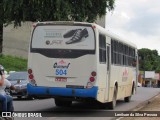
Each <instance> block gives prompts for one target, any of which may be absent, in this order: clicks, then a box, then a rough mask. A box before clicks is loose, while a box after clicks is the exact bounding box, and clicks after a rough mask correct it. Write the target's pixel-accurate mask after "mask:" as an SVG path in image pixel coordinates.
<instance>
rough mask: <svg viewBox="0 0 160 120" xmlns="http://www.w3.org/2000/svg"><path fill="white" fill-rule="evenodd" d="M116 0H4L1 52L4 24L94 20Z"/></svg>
mask: <svg viewBox="0 0 160 120" xmlns="http://www.w3.org/2000/svg"><path fill="white" fill-rule="evenodd" d="M114 1H115V0H3V1H1V3H0V9H1V11H0V12H1V18H3V19H2V21H0V40H1V42H0V53H1V52H2V41H3V39H2V38H3V37H2V33H3V24H5V25H8V24H10V23H11V22H14V25H15V27H16V26H21V22H25V21H32V22H36V21H87V22H94V21H95V20H96V18H97V16H99V17H102V16H103V15H105V14H106V8H107V10H109V11H110V10H113V8H114Z"/></svg>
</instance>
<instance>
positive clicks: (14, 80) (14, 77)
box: [6, 72, 32, 99]
mask: <svg viewBox="0 0 160 120" xmlns="http://www.w3.org/2000/svg"><path fill="white" fill-rule="evenodd" d="M6 79H8V80H9V81H10V82H11V84H12V85H14V87H15V88H16V89H15V90H8V91H9V93H10V95H11V96H16V97H17V98H22V97H23V96H24V97H27V98H30V99H31V98H32V97H31V96H28V94H27V83H28V73H27V72H12V73H10V74H9V76H8V77H7V78H6Z"/></svg>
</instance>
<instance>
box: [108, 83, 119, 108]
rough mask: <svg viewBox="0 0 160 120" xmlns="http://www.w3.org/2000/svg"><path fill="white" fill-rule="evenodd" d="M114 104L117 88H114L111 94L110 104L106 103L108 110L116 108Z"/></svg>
mask: <svg viewBox="0 0 160 120" xmlns="http://www.w3.org/2000/svg"><path fill="white" fill-rule="evenodd" d="M116 103H117V88H116V86H115V87H114V93H113V99H112V101H111V102H109V103H108V108H109V109H111V110H113V109H114V108H115V107H116Z"/></svg>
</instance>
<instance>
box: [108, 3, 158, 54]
mask: <svg viewBox="0 0 160 120" xmlns="http://www.w3.org/2000/svg"><path fill="white" fill-rule="evenodd" d="M106 29H107V30H109V31H112V32H113V33H115V34H117V35H119V36H121V37H122V38H125V39H127V40H130V41H132V42H133V43H135V44H136V45H137V46H138V49H140V48H149V49H151V50H154V49H156V50H157V51H158V52H159V55H160V0H115V9H114V10H113V11H112V12H110V13H108V14H107V17H106Z"/></svg>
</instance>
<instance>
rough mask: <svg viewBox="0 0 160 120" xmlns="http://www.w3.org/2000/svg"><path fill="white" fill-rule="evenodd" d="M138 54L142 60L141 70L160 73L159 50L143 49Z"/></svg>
mask: <svg viewBox="0 0 160 120" xmlns="http://www.w3.org/2000/svg"><path fill="white" fill-rule="evenodd" d="M138 54H139V58H140V62H139V63H140V64H139V69H140V70H142V71H156V72H160V56H159V55H158V52H157V50H150V49H147V48H142V49H139V50H138Z"/></svg>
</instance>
